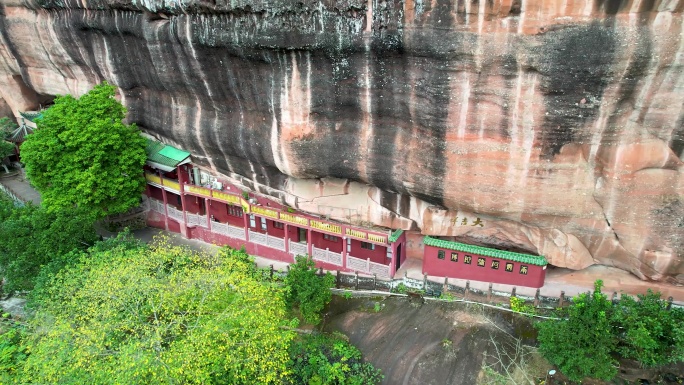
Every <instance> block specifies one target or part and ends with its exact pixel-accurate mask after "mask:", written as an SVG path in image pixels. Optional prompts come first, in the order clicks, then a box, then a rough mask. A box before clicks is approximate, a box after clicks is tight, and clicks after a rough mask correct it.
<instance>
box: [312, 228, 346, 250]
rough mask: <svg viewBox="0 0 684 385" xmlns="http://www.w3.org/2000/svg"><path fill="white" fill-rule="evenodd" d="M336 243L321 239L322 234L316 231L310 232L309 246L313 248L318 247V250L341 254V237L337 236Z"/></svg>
mask: <svg viewBox="0 0 684 385" xmlns="http://www.w3.org/2000/svg"><path fill="white" fill-rule="evenodd" d="M336 237H337V241H331V240H328V239H325V238H323V233H319V232H318V231H312V232H311V244H312V245H313V246H316V247H318V248H319V249H323V250H325V249H328V250H330V251H332V252H335V253H341V252H342V247H343V243H342V237H340V236H337V235H336Z"/></svg>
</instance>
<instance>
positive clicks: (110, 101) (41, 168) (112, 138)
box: [21, 82, 146, 218]
mask: <svg viewBox="0 0 684 385" xmlns="http://www.w3.org/2000/svg"><path fill="white" fill-rule="evenodd" d="M114 95H115V87H114V86H111V85H109V84H107V83H106V82H105V83H102V84H100V85H98V86H96V87H95V88H93V89H92V90H91V91H90V92H88V93H86V94H85V95H83V96H81V97H80V98H78V99H76V98H74V97H72V96H70V95H66V96H60V97H58V98H57V99H55V104H54V105H53V106H52V107H51V108H49V109H48V110H46V111H45V112H43V116H42V118H40V119H38V121H37V124H38V130H36V131H35V132H34V133H32V134H30V135H28V136H27V137H26V142H24V144H22V147H21V151H22V161H23V162H24V163H25V164H26V174H27V176H28V178H29V179H30V180H31V183H32V184H33V185H34V186H35V187H36V188H37V189H38V190H39V191H40V193H41V196H42V199H43V205H44V206H45V207H46V208H47V209H48V210H50V211H54V210H55V209H64V208H70V207H73V206H80V207H82V208H86V209H88V210H89V211H90V212H91V213H92V214H93V215H94V216H95V217H97V218H101V217H104V216H106V215H110V214H117V213H122V212H126V211H127V210H129V209H130V208H132V207H135V206H137V205H138V204H139V202H140V194H141V193H142V191H143V189H144V187H145V180H144V178H143V176H142V166H143V164H144V163H145V160H146V154H145V144H146V143H145V139H144V138H143V137H142V136H140V133H139V132H138V130H137V128H136V127H135V125H127V124H124V123H123V122H122V120H123V119H124V117H125V115H126V109H125V107H124V106H123V105H121V103H120V102H119V101H117V100H116V99H115V98H114Z"/></svg>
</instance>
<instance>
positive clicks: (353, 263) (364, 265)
mask: <svg viewBox="0 0 684 385" xmlns="http://www.w3.org/2000/svg"><path fill="white" fill-rule="evenodd" d="M347 268H348V269H352V270H356V271H361V272H364V273H368V261H364V260H363V259H358V258H354V257H352V256H351V255H347Z"/></svg>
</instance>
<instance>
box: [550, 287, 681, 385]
mask: <svg viewBox="0 0 684 385" xmlns="http://www.w3.org/2000/svg"><path fill="white" fill-rule="evenodd" d="M602 286H603V282H602V281H600V280H598V281H596V283H595V285H594V292H593V293H592V294H588V293H583V294H580V295H579V296H577V297H575V298H574V300H573V304H572V305H571V306H570V307H569V308H568V318H567V319H565V320H560V321H545V322H542V323H540V324H538V327H539V337H538V339H539V344H540V346H539V349H540V351H541V353H542V354H543V355H544V356H545V357H546V358H547V359H548V360H549V361H550V362H551V363H552V364H554V365H557V366H558V368H559V369H560V370H561V371H562V372H563V373H564V374H565V375H566V376H567V377H568V378H569V379H571V380H573V381H581V380H582V379H584V378H585V377H591V378H597V379H603V380H610V379H612V378H613V377H615V375H616V374H617V369H618V367H619V362H618V359H619V358H629V359H634V360H636V361H638V362H639V363H640V364H641V365H643V366H646V367H653V366H661V365H666V364H669V363H674V362H680V361H684V311H683V310H682V309H679V308H672V309H669V310H668V309H667V304H666V303H665V301H663V300H661V299H660V293H654V292H652V291H650V290H649V291H648V293H647V294H644V295H639V301H635V300H634V298H632V297H630V296H627V295H623V296H622V297H621V299H620V300H619V301H618V302H617V303H616V304H613V303H612V302H610V301H609V300H608V299H607V297H606V295H605V294H603V293H602V292H601V288H602Z"/></svg>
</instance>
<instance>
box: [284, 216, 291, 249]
mask: <svg viewBox="0 0 684 385" xmlns="http://www.w3.org/2000/svg"><path fill="white" fill-rule="evenodd" d="M284 229H285V254H289V253H290V234H289V231H290V227H289V226H288V225H287V223H285V226H284Z"/></svg>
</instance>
